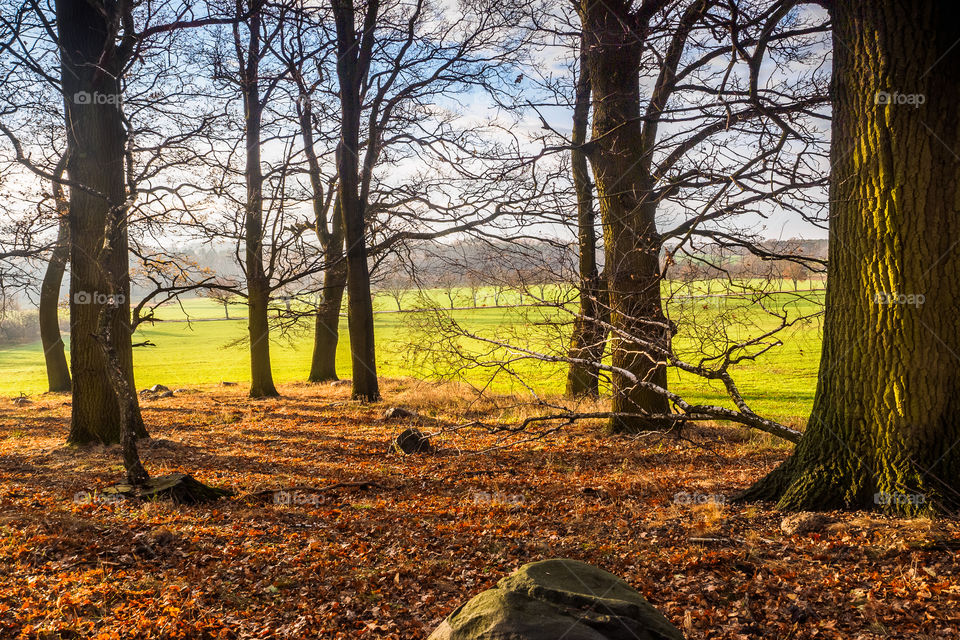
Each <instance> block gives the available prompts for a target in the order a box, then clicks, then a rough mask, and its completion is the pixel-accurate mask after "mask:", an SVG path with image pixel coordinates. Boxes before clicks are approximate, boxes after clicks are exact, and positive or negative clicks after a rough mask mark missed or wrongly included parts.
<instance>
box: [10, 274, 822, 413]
mask: <svg viewBox="0 0 960 640" xmlns="http://www.w3.org/2000/svg"><path fill="white" fill-rule="evenodd" d="M820 286H822V285H821V284H820V283H801V291H800V292H799V293H797V294H794V293H793V292H792V290H793V285H792V283H790V284H789V286H783V287H778V288H780V289H784V290H785V291H789V292H784V293H780V294H771V295H769V296H768V297H766V298H764V299H763V302H762V303H760V302H758V300H757V299H754V298H753V297H751V296H750V295H749V291H750V290H752V289H753V287H752V286H747V287H744V290H745V293H744V294H743V295H733V296H731V295H718V292H720V291H721V290H722V291H724V292H726V293H729V290H730V287H729V284H728V283H717V284H714V283H699V284H697V285H696V286H690V285H686V286H684V287H682V288H679V287H678V288H675V289H674V290H672V291H666V292H665V293H666V294H667V295H668V296H672V297H670V302H669V303H668V304H669V307H670V311H671V317H672V318H675V319H678V324H679V325H680V326H681V329H682V331H681V335H682V336H683V337H682V338H679V339H677V340H676V341H675V343H674V348H675V350H676V351H677V352H678V353H679V354H680V355H681V356H682V357H684V358H685V359H687V360H688V361H691V362H694V363H695V362H696V359H698V358H699V357H702V355H700V354H704V353H706V354H712V353H715V352H717V349H718V348H720V346H722V344H723V343H722V342H718V341H719V340H720V338H719V337H718V336H721V335H722V336H726V339H727V340H733V341H741V340H746V339H749V338H750V337H752V336H756V335H759V334H762V333H763V332H765V331H768V330H770V329H772V328H773V327H774V326H776V325H777V320H776V319H775V318H774V317H772V316H771V315H770V314H769V313H767V312H765V311H764V309H766V310H768V311H774V312H777V313H783V314H786V317H787V318H788V319H792V318H795V317H797V316H798V315H807V314H811V313H815V312H816V311H817V309H818V308H819V304H821V303H822V295H823V294H822V291H819V290H805V289H814V288H815V287H816V288H819V287H820ZM449 293H450V292H446V291H439V290H437V291H431V292H426V293H420V292H417V293H413V292H409V293H404V294H396V295H399V296H400V298H401V300H400V303H401V306H403V307H404V309H406V310H407V311H404V312H402V313H401V312H397V311H396V309H397V302H396V300H395V297H393V296H390V295H388V294H386V293H381V294H378V295H377V296H376V299H375V308H376V309H377V310H378V312H377V314H376V333H377V356H378V364H379V373H380V375H381V376H384V377H390V378H399V377H408V376H412V377H419V378H426V379H431V378H436V377H439V376H441V375H442V376H443V377H446V378H451V379H457V380H462V381H464V382H467V383H470V384H473V385H475V386H477V387H487V388H489V389H491V390H493V391H496V392H501V393H517V394H530V393H531V391H530V389H532V390H533V392H535V393H537V394H543V395H554V394H558V393H561V392H562V390H563V387H564V383H565V368H564V366H563V365H562V364H560V363H550V362H541V361H533V360H527V359H523V358H522V357H519V356H520V355H521V354H520V353H519V351H518V350H511V349H508V348H494V347H491V346H490V345H484V344H479V343H476V342H475V341H473V340H469V339H466V338H459V339H454V342H455V343H456V344H457V345H458V346H459V347H460V348H461V349H463V350H464V351H465V352H468V353H470V354H473V355H479V354H481V353H483V354H486V355H485V357H483V358H478V360H479V363H487V364H489V362H490V361H491V360H500V361H507V360H508V361H509V365H508V366H506V367H493V366H479V364H478V363H477V362H475V363H474V364H473V365H472V366H466V367H464V366H461V363H459V362H457V363H456V364H454V363H452V362H451V361H450V360H448V359H446V358H445V357H444V356H443V354H439V355H438V354H435V353H432V352H431V350H430V347H436V346H437V345H438V344H440V343H441V342H442V341H441V340H440V339H439V337H438V335H437V334H436V333H434V331H433V329H432V325H431V322H430V319H431V318H433V317H434V315H435V314H433V313H431V312H428V311H409V309H417V308H420V307H424V306H431V305H434V306H438V307H440V306H445V307H449V306H450V305H451V301H450V295H448V294H449ZM562 295H564V292H563V291H562V290H560V289H559V288H558V287H553V288H552V289H551V287H549V286H547V287H545V288H543V290H542V291H539V292H538V296H539V297H541V298H551V299H552V298H557V297H559V296H562ZM452 296H453V306H455V307H458V309H456V310H452V311H451V310H447V311H445V314H446V315H448V317H449V318H450V319H452V320H454V321H455V322H456V323H457V324H458V325H459V326H460V327H461V328H463V329H464V330H466V331H468V332H471V333H474V334H476V335H480V336H484V337H496V338H498V339H501V340H503V341H504V342H507V343H509V344H511V345H516V346H519V347H522V348H530V349H532V350H535V351H539V352H553V353H559V352H562V350H563V346H564V344H565V340H566V338H565V335H566V331H567V328H566V327H565V326H560V325H565V323H562V322H558V320H559V318H558V316H559V314H560V312H558V311H557V309H556V308H554V307H549V306H547V307H542V306H541V307H538V306H530V305H531V303H533V302H535V300H534V299H533V298H531V297H529V296H527V297H526V298H525V299H524V300H523V301H522V302H523V303H524V305H525V306H512V305H517V303H519V302H521V300H519V299H518V297H517V296H516V295H515V294H514V295H510V294H509V293H501V294H500V295H499V300H498V301H499V303H500V305H501V306H494V305H495V300H494V293H493V292H492V291H491V290H489V289H484V290H480V291H479V292H477V296H476V301H477V304H478V305H479V306H478V307H477V308H461V307H472V305H473V302H474V295H473V292H470V291H468V290H466V289H464V290H461V291H455V292H453V293H452ZM281 306H282V305H281ZM278 309H279V307H278ZM229 311H230V316H231V319H229V320H227V319H225V318H224V309H223V306H222V305H220V304H218V303H216V302H214V301H212V300H209V299H205V298H191V299H185V300H183V301H181V302H180V303H171V304H168V305H166V306H164V307H162V308H160V309H158V310H157V313H156V317H157V318H158V320H159V321H158V322H155V323H152V324H146V323H145V324H143V325H141V327H140V328H139V329H138V331H137V333H136V337H135V342H149V343H151V344H152V345H155V346H145V347H139V348H137V349H136V350H135V352H134V359H135V367H136V378H137V385H138V387H139V388H144V387H148V386H151V385H153V384H157V383H160V384H164V385H167V386H168V387H171V388H177V387H189V386H191V385H200V384H210V383H219V382H225V381H229V382H237V383H241V384H242V383H244V382H245V381H248V380H249V362H248V359H247V351H246V346H247V345H246V342H245V340H244V338H245V335H246V318H245V308H244V307H243V306H242V305H239V304H232V305H230V309H229ZM563 315H566V314H563ZM312 337H313V333H312V326H310V325H309V323H307V322H304V323H303V324H302V325H300V326H299V327H295V328H294V329H292V330H288V331H286V332H285V333H281V332H279V331H276V332H275V335H274V338H273V340H272V342H271V357H272V363H273V372H274V378H275V380H276V381H277V382H278V383H279V384H283V383H288V382H299V381H303V380H305V379H306V376H307V372H308V371H309V368H310V356H311V351H312V346H313V345H312ZM340 337H341V339H340V346H339V349H338V353H337V366H338V371H339V373H340V376H341V377H344V378H348V377H350V354H349V339H348V334H347V326H346V318H343V319H342V321H341V328H340ZM778 338H779V339H780V341H782V343H783V344H782V345H779V346H775V347H773V348H771V349H769V350H768V351H767V352H765V353H763V354H762V355H760V356H759V357H758V358H757V359H756V360H755V361H754V360H747V361H744V362H742V363H740V364H737V365H735V366H733V367H732V368H731V372H732V374H733V376H734V379H735V381H736V382H737V385H738V386H739V388H740V390H741V392H742V393H743V395H744V397H745V398H746V399H747V401H748V403H750V405H751V407H752V408H753V409H754V410H755V411H756V412H757V413H759V414H761V415H766V416H769V417H772V418H774V419H776V420H778V421H780V422H783V423H785V424H790V425H793V426H797V427H802V426H803V425H804V422H805V420H806V416H807V414H808V413H809V410H810V406H811V404H812V401H813V393H814V389H815V386H816V375H817V367H818V362H819V356H820V340H821V333H820V322H819V319H817V318H814V319H811V320H808V321H804V322H801V323H798V324H796V325H795V326H793V327H790V328H788V329H786V330H784V331H782V332H781V333H780V334H778ZM68 348H69V345H68ZM441 351H442V350H441ZM754 351H756V348H755V349H754ZM431 356H432V357H431ZM695 356H696V359H695ZM508 371H509V372H512V373H514V374H516V377H513V376H511V375H510V374H509V373H508ZM518 378H519V379H518ZM521 381H522V382H521ZM670 384H671V385H672V388H673V389H674V390H676V391H678V392H680V393H682V394H683V395H684V396H686V397H688V399H689V400H691V401H693V402H709V403H722V404H725V405H728V406H729V405H730V402H729V400H728V399H726V396H725V394H724V393H723V388H722V386H720V385H719V384H718V383H708V382H705V381H704V380H702V379H700V378H697V377H695V376H691V375H687V374H679V373H678V372H676V371H673V372H672V373H671V380H670ZM525 385H529V387H530V389H528V388H527V387H526V386H525ZM45 390H46V375H45V372H44V365H43V352H42V349H41V346H40V343H39V342H36V343H32V344H25V345H18V346H15V347H8V348H0V396H7V397H10V396H15V395H19V394H20V393H24V394H27V395H33V394H39V393H42V392H44V391H45Z"/></svg>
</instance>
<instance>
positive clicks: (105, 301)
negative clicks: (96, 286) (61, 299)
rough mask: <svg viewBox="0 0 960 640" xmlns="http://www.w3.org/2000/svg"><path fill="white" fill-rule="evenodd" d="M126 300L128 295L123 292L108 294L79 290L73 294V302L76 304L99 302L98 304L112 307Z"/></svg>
mask: <svg viewBox="0 0 960 640" xmlns="http://www.w3.org/2000/svg"><path fill="white" fill-rule="evenodd" d="M125 301H126V297H125V296H124V295H123V294H122V293H118V294H115V295H114V294H106V293H100V292H99V291H94V292H90V291H77V292H76V293H74V294H73V303H74V304H98V305H107V306H111V307H119V306H120V305H122V304H123V303H124V302H125Z"/></svg>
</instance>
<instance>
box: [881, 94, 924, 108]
mask: <svg viewBox="0 0 960 640" xmlns="http://www.w3.org/2000/svg"><path fill="white" fill-rule="evenodd" d="M926 101H927V96H925V95H924V94H922V93H900V92H899V91H894V92H892V93H891V92H889V91H877V92H876V93H875V94H874V96H873V103H874V104H875V105H878V106H880V105H888V104H889V105H896V106H903V105H906V106H911V107H913V108H914V109H917V108H919V107H920V105H922V104H924V103H925V102H926Z"/></svg>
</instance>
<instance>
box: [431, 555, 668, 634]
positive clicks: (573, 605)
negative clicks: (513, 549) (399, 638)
mask: <svg viewBox="0 0 960 640" xmlns="http://www.w3.org/2000/svg"><path fill="white" fill-rule="evenodd" d="M559 638H563V640H683V634H681V633H680V630H679V629H677V628H676V627H675V626H673V625H672V624H670V622H669V621H668V620H667V619H666V618H665V617H663V615H662V614H661V613H660V612H659V611H657V610H656V609H655V608H654V607H653V605H651V604H650V603H649V602H647V600H646V599H645V598H644V597H643V596H642V595H640V593H638V592H637V591H636V590H635V589H633V588H632V587H631V586H630V585H628V584H627V583H626V582H624V581H623V580H622V579H620V578H618V577H617V576H615V575H613V574H612V573H608V572H606V571H604V570H603V569H600V568H598V567H595V566H593V565H590V564H586V563H585V562H580V561H578V560H569V559H565V558H559V559H552V560H542V561H540V562H532V563H530V564H526V565H524V566H522V567H520V568H519V569H517V570H516V571H515V572H514V573H512V574H511V575H509V576H507V577H506V578H504V579H502V580H501V581H500V582H498V583H497V585H496V586H495V587H494V588H493V589H489V590H487V591H484V592H483V593H480V594H479V595H477V596H476V597H474V598H473V599H471V600H470V601H468V602H467V603H465V604H463V605H462V606H460V607H459V608H458V609H456V610H455V611H454V612H453V613H451V614H450V615H449V616H448V617H447V619H446V620H444V621H443V622H442V623H441V624H440V626H439V627H437V628H436V629H435V630H434V632H433V633H432V634H430V637H429V638H428V640H558V639H559Z"/></svg>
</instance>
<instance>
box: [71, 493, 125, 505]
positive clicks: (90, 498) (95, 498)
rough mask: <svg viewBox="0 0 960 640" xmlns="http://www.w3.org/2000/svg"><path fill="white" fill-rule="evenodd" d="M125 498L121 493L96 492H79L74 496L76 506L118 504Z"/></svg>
mask: <svg viewBox="0 0 960 640" xmlns="http://www.w3.org/2000/svg"><path fill="white" fill-rule="evenodd" d="M124 500H125V498H124V497H123V496H122V495H120V494H119V493H97V492H96V491H77V492H76V493H75V494H73V502H74V503H75V504H117V503H118V502H123V501H124Z"/></svg>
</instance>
